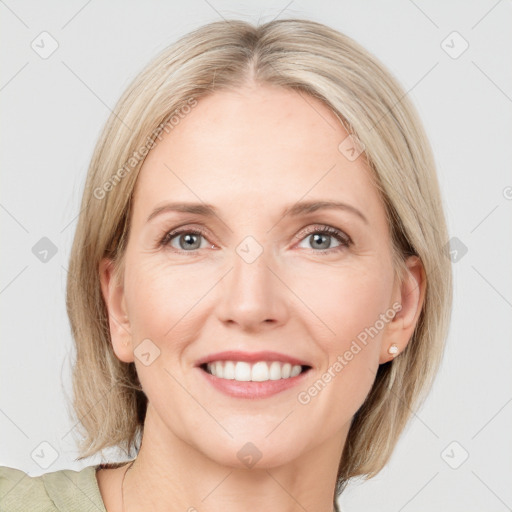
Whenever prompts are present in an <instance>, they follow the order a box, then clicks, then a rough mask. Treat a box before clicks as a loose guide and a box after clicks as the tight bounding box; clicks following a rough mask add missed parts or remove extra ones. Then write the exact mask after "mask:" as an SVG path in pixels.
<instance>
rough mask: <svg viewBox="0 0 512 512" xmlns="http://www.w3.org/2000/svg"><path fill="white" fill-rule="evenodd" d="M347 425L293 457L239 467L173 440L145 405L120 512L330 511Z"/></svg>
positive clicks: (171, 435) (183, 442)
mask: <svg viewBox="0 0 512 512" xmlns="http://www.w3.org/2000/svg"><path fill="white" fill-rule="evenodd" d="M347 432H348V425H347V428H346V429H344V431H343V432H340V433H339V435H338V436H337V437H336V438H332V439H329V440H328V441H326V442H324V443H323V445H320V446H316V447H314V448H313V449H310V450H309V451H308V452H306V453H304V454H302V455H301V456H300V457H299V458H298V459H294V460H292V461H290V462H287V463H284V464H281V465H274V466H273V467H268V466H262V467H261V468H257V467H253V468H251V469H249V468H245V467H243V468H240V467H233V466H229V465H224V464H219V463H218V462H217V461H215V460H212V459H211V458H209V457H207V456H206V455H205V454H204V453H203V452H202V451H201V450H198V449H197V448H195V447H194V446H192V445H190V444H188V443H186V442H185V441H183V440H182V439H180V438H178V437H177V436H176V435H175V434H174V433H173V432H171V431H169V429H168V428H167V427H166V426H165V425H164V424H163V423H162V422H161V421H160V419H159V418H158V416H157V414H156V412H155V411H154V410H153V409H152V408H151V406H150V405H149V404H148V411H147V414H146V421H145V424H144V434H143V438H142V444H141V448H140V450H139V453H138V455H137V458H136V460H135V462H134V463H133V465H132V467H131V468H130V470H129V471H128V472H127V473H126V476H125V482H124V492H123V494H124V512H133V511H135V510H152V511H154V512H160V511H162V512H163V511H164V510H165V511H166V512H174V511H176V512H177V511H180V512H183V511H184V510H185V511H187V512H203V511H208V512H217V511H218V512H220V511H222V512H235V511H239V510H240V507H241V505H243V509H244V510H245V511H247V512H252V511H260V510H262V509H265V508H267V509H268V510H276V511H280V512H298V511H301V512H303V511H304V510H315V511H319V512H332V511H333V499H334V490H335V485H336V475H337V471H338V464H339V460H340V457H341V453H342V450H343V445H344V443H345V439H346V435H347Z"/></svg>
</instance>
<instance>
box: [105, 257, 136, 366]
mask: <svg viewBox="0 0 512 512" xmlns="http://www.w3.org/2000/svg"><path fill="white" fill-rule="evenodd" d="M99 272H100V283H101V291H102V294H103V298H104V300H105V304H106V305H107V310H108V323H109V327H110V338H111V340H112V348H113V349H114V353H115V354H116V356H117V358H118V359H119V360H121V361H123V362H125V363H131V362H132V361H133V360H134V359H133V348H132V336H131V329H130V322H129V318H128V314H127V311H126V303H125V297H124V285H123V283H118V282H117V280H116V278H115V271H114V263H113V261H112V260H111V259H110V258H103V259H102V260H101V262H100V265H99Z"/></svg>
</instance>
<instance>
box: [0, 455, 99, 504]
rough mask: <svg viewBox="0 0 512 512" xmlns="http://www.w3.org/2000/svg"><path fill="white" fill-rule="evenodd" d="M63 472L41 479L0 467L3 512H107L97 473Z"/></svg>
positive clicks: (88, 470) (91, 469)
mask: <svg viewBox="0 0 512 512" xmlns="http://www.w3.org/2000/svg"><path fill="white" fill-rule="evenodd" d="M100 466H101V465H100V464H97V465H94V466H87V467H85V468H83V469H82V470H80V471H73V470H71V469H62V470H60V471H54V472H52V473H46V474H44V475H40V476H29V475H28V474H27V473H25V472H23V471H21V470H19V469H14V468H10V467H7V466H0V510H1V511H2V512H71V511H73V512H107V511H106V508H105V504H104V503H103V499H102V497H101V493H100V489H99V487H98V481H97V480H96V469H97V468H99V467H100Z"/></svg>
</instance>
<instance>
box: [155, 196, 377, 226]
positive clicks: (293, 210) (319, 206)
mask: <svg viewBox="0 0 512 512" xmlns="http://www.w3.org/2000/svg"><path fill="white" fill-rule="evenodd" d="M318 210H343V211H347V212H350V213H353V214H354V215H356V216H357V217H359V218H360V219H361V220H362V221H363V222H365V223H366V224H369V222H368V219H367V218H366V217H365V216H364V214H363V213H362V212H361V211H359V210H358V209H357V208H356V207H354V206H351V205H350V204H346V203H341V202H337V201H302V202H299V203H295V204H294V205H292V206H289V207H287V208H285V209H284V211H283V212H282V214H281V218H282V217H285V216H286V215H290V216H292V217H297V216H299V215H307V214H310V213H314V212H316V211H318ZM167 212H181V213H191V214H194V215H201V216H203V217H215V216H217V209H216V208H215V207H214V206H212V205H210V204H205V203H166V204H164V205H162V206H159V207H157V208H155V209H154V210H153V211H152V212H151V214H150V215H149V217H148V218H147V221H146V222H150V221H151V220H152V219H154V218H155V217H156V216H158V215H160V214H162V213H167Z"/></svg>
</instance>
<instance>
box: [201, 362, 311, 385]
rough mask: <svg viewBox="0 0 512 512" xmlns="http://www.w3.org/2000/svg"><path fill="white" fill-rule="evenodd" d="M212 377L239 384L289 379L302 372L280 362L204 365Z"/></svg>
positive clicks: (300, 369)
mask: <svg viewBox="0 0 512 512" xmlns="http://www.w3.org/2000/svg"><path fill="white" fill-rule="evenodd" d="M206 369H207V371H208V372H209V373H211V374H212V375H214V376H216V377H218V378H220V379H228V380H237V381H240V382H249V381H253V382H264V381H267V380H279V379H289V378H290V377H296V376H297V375H299V374H300V373H301V371H302V367H301V366H300V365H298V364H296V365H293V366H292V365H291V364H290V363H282V362H280V361H272V362H268V363H267V362H266V361H258V362H256V363H253V364H251V363H248V362H246V361H214V362H212V363H208V364H207V365H206Z"/></svg>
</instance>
